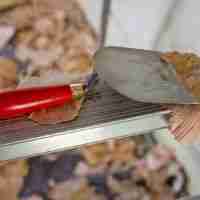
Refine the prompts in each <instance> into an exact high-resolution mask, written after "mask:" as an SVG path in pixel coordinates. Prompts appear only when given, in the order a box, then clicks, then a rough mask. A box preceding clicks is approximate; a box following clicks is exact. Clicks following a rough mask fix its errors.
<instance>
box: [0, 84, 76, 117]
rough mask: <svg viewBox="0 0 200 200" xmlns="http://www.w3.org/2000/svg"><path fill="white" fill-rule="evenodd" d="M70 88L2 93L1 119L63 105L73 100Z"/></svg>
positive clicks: (0, 97)
mask: <svg viewBox="0 0 200 200" xmlns="http://www.w3.org/2000/svg"><path fill="white" fill-rule="evenodd" d="M72 93H73V92H72V89H71V87H70V86H55V87H42V88H31V89H19V90H15V91H7V92H2V93H0V119H8V118H13V117H17V116H21V115H24V114H27V113H31V112H33V111H36V110H39V109H43V108H48V107H53V106H57V105H62V104H64V103H67V102H70V101H72V100H73V94H72Z"/></svg>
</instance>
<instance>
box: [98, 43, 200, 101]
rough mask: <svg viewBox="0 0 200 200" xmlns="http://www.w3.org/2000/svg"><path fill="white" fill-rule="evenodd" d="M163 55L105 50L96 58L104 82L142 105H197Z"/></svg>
mask: <svg viewBox="0 0 200 200" xmlns="http://www.w3.org/2000/svg"><path fill="white" fill-rule="evenodd" d="M160 54H161V53H160V52H155V51H148V50H138V49H129V48H122V47H105V48H102V49H100V50H99V51H97V53H96V55H95V62H96V70H97V72H98V74H99V76H100V78H101V79H103V80H105V81H106V82H107V83H108V85H109V86H110V87H112V88H113V89H115V90H116V91H118V92H119V93H121V94H123V95H125V96H127V97H129V98H131V99H133V100H136V101H139V102H147V103H160V104H198V103H199V102H198V101H197V100H196V99H195V98H194V97H193V96H192V95H191V94H190V92H189V91H187V90H186V89H185V88H184V86H183V85H182V84H181V83H180V82H179V81H178V80H177V78H176V71H175V68H174V66H172V65H170V64H167V63H164V62H162V61H161V59H160Z"/></svg>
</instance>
